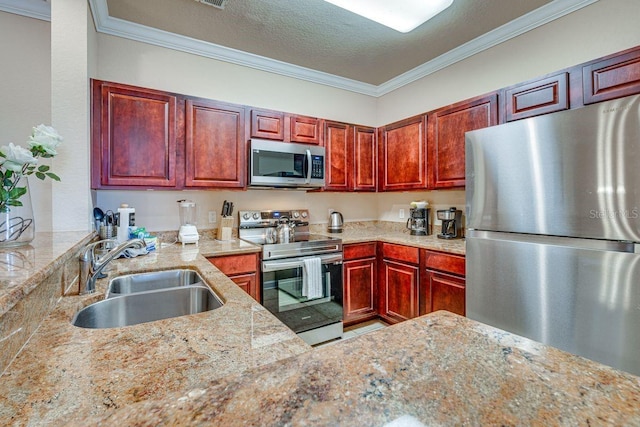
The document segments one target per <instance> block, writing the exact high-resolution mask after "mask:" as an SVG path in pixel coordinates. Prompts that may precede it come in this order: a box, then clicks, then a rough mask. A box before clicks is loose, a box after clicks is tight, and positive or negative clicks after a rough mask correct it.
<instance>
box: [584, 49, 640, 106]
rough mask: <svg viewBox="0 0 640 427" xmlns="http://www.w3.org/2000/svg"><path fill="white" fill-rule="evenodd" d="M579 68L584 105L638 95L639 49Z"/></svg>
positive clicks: (639, 79)
mask: <svg viewBox="0 0 640 427" xmlns="http://www.w3.org/2000/svg"><path fill="white" fill-rule="evenodd" d="M581 68H582V82H583V91H584V104H585V105H588V104H593V103H596V102H602V101H608V100H610V99H615V98H621V97H623V96H628V95H635V94H637V93H640V47H638V48H634V49H629V50H626V51H624V52H621V53H619V54H616V55H611V56H608V57H606V58H603V59H601V60H596V61H592V62H590V63H587V64H585V65H583V66H582V67H581Z"/></svg>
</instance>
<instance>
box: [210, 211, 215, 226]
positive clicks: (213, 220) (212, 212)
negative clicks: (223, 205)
mask: <svg viewBox="0 0 640 427" xmlns="http://www.w3.org/2000/svg"><path fill="white" fill-rule="evenodd" d="M215 222H216V211H209V224H213V223H215Z"/></svg>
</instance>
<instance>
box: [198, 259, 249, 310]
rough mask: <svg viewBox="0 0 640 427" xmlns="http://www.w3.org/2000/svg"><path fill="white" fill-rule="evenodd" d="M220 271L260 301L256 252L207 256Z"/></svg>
mask: <svg viewBox="0 0 640 427" xmlns="http://www.w3.org/2000/svg"><path fill="white" fill-rule="evenodd" d="M208 260H209V262H210V263H211V264H213V265H215V266H216V267H217V268H218V269H219V270H220V271H222V272H223V273H224V274H226V275H227V276H229V278H230V279H231V280H233V281H234V282H235V283H236V284H237V285H238V286H240V287H241V288H242V289H243V290H244V291H245V292H247V293H248V294H249V295H251V296H252V297H253V299H255V300H256V301H258V302H260V276H259V272H258V271H259V268H258V263H259V261H260V260H259V257H258V254H244V255H227V256H221V257H215V258H208Z"/></svg>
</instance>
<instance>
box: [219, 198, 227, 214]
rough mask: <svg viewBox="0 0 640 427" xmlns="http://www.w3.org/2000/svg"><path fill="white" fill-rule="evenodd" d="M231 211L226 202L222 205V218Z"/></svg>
mask: <svg viewBox="0 0 640 427" xmlns="http://www.w3.org/2000/svg"><path fill="white" fill-rule="evenodd" d="M228 210H229V205H228V204H227V201H226V200H225V201H224V203H223V204H222V212H221V213H220V215H221V216H222V217H225V216H227V211H228Z"/></svg>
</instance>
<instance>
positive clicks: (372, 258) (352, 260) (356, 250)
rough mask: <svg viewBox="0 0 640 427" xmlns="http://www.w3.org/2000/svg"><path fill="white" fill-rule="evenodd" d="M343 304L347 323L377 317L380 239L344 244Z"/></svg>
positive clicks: (350, 323)
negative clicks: (377, 242)
mask: <svg viewBox="0 0 640 427" xmlns="http://www.w3.org/2000/svg"><path fill="white" fill-rule="evenodd" d="M342 249H343V258H344V261H343V286H344V292H343V294H344V295H343V308H344V324H345V325H346V326H349V325H352V324H355V323H359V322H364V321H367V320H370V319H374V318H376V317H377V314H378V310H377V306H378V301H377V286H376V285H377V280H376V276H377V272H378V270H377V260H376V243H375V242H374V243H358V244H350V245H344V246H343V247H342Z"/></svg>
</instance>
